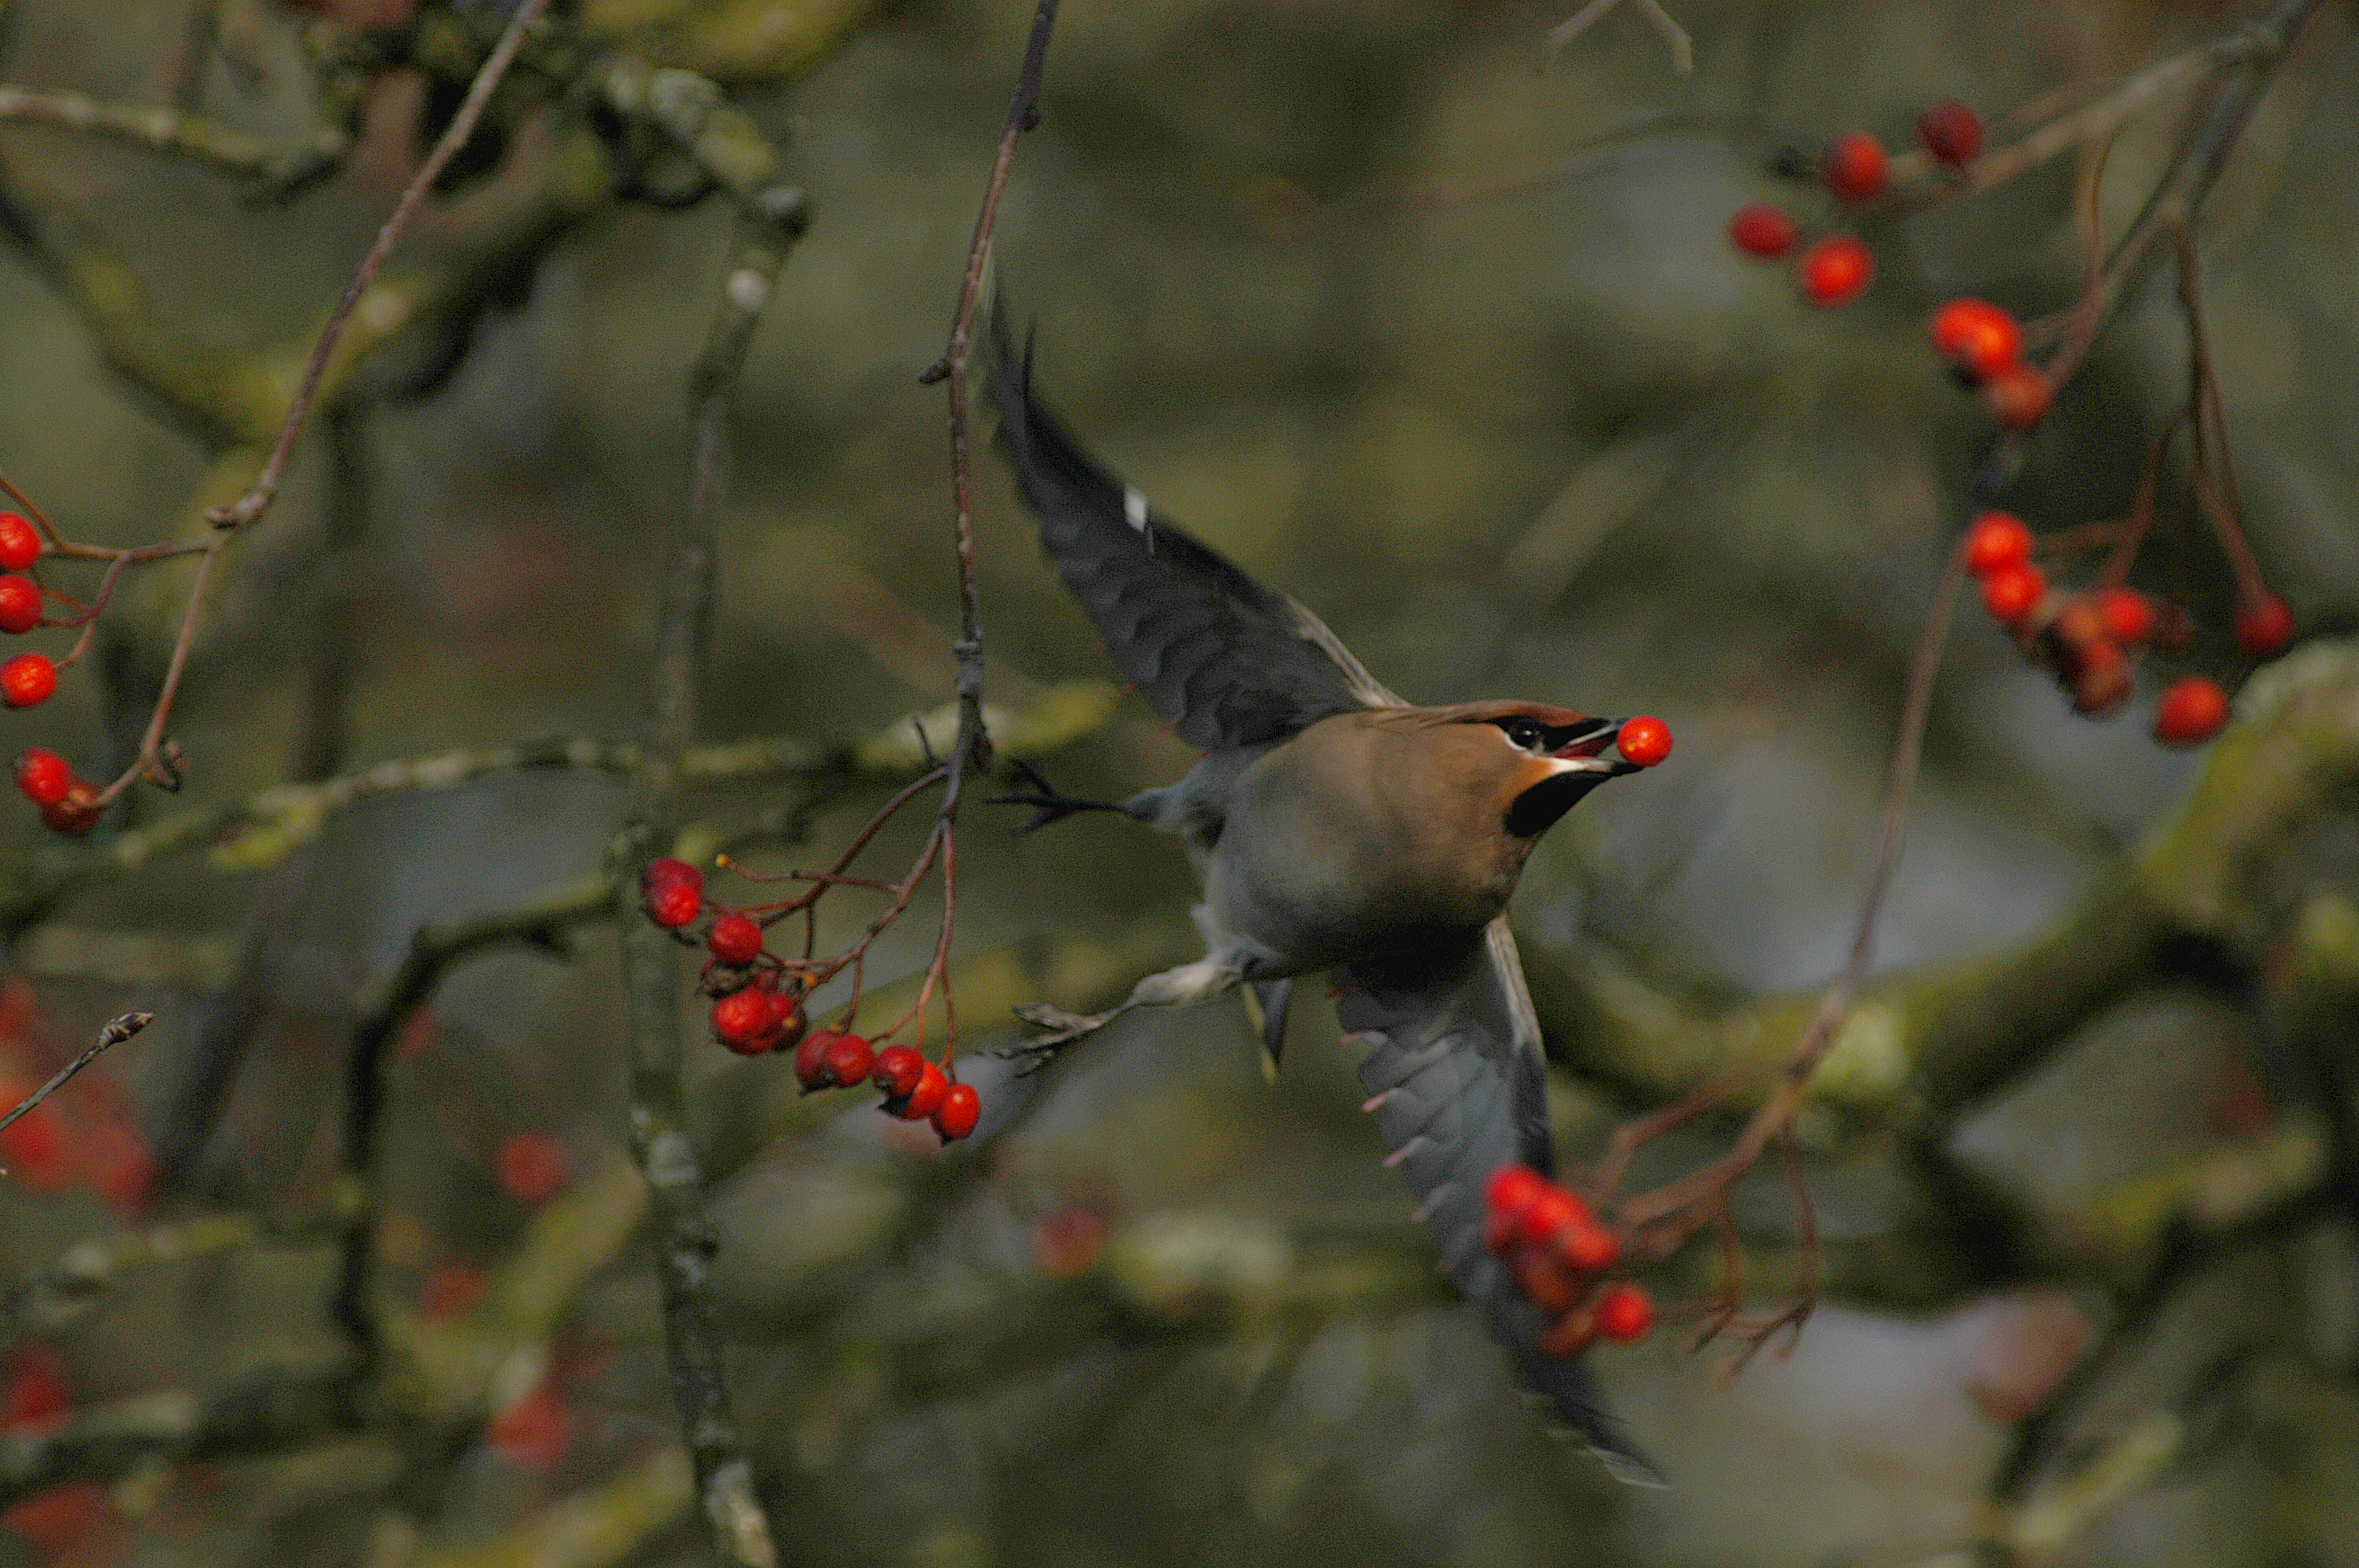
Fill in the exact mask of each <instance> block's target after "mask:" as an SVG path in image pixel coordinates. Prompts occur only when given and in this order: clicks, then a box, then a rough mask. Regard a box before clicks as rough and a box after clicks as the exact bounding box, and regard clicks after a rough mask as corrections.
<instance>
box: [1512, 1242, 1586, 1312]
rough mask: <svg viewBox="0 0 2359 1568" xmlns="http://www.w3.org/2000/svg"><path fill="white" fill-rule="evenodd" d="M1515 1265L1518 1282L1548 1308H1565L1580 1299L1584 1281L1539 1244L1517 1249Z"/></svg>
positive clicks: (1539, 1304) (1528, 1294)
mask: <svg viewBox="0 0 2359 1568" xmlns="http://www.w3.org/2000/svg"><path fill="white" fill-rule="evenodd" d="M1515 1268H1516V1283H1517V1286H1519V1287H1520V1288H1521V1289H1522V1291H1523V1292H1524V1294H1526V1295H1527V1296H1529V1297H1530V1298H1531V1299H1532V1301H1533V1302H1534V1303H1536V1304H1538V1306H1540V1307H1541V1308H1543V1309H1544V1310H1546V1311H1549V1312H1562V1311H1564V1310H1565V1309H1566V1308H1567V1307H1569V1306H1571V1305H1572V1303H1575V1302H1577V1301H1579V1300H1580V1299H1581V1281H1580V1280H1579V1279H1578V1278H1576V1277H1575V1276H1573V1275H1571V1274H1569V1273H1567V1272H1566V1271H1565V1269H1564V1265H1562V1264H1561V1263H1559V1262H1558V1261H1557V1260H1555V1259H1554V1258H1552V1257H1550V1256H1549V1254H1548V1253H1546V1252H1543V1251H1541V1250H1539V1249H1537V1248H1530V1249H1525V1250H1524V1251H1521V1252H1518V1253H1517V1254H1516V1264H1515Z"/></svg>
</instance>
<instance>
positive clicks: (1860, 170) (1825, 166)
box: [1820, 131, 1891, 201]
mask: <svg viewBox="0 0 2359 1568" xmlns="http://www.w3.org/2000/svg"><path fill="white" fill-rule="evenodd" d="M1820 170H1821V173H1822V174H1823V175H1824V176H1825V178H1826V182H1827V189H1830V190H1832V191H1833V192H1834V193H1835V194H1836V195H1837V196H1840V197H1842V198H1843V200H1846V201H1864V200H1867V199H1868V198H1869V197H1871V196H1873V195H1875V193H1876V192H1877V191H1879V190H1882V189H1884V184H1885V181H1886V179H1887V178H1889V177H1890V173H1891V170H1890V168H1889V167H1888V166H1887V164H1886V160H1885V157H1884V146H1883V144H1881V143H1880V142H1878V141H1877V140H1876V139H1875V137H1874V136H1871V135H1868V134H1867V133H1866V132H1865V131H1852V132H1848V133H1846V134H1845V135H1840V136H1837V137H1836V138H1835V139H1834V140H1833V141H1832V142H1829V143H1828V144H1827V150H1826V153H1825V155H1824V156H1823V157H1821V159H1820Z"/></svg>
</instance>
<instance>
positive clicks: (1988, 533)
mask: <svg viewBox="0 0 2359 1568" xmlns="http://www.w3.org/2000/svg"><path fill="white" fill-rule="evenodd" d="M2030 558H2031V530H2030V529H2028V528H2027V527H2025V526H2024V525H2023V520H2022V519H2021V518H2019V517H2017V516H2016V515H2015V514H2012V513H2008V512H1978V513H1976V514H1974V520H1973V522H1972V523H1970V524H1967V525H1966V569H1967V570H1968V571H1970V572H1972V573H1973V574H1974V575H1975V576H1976V577H1988V576H1990V574H1991V573H1993V572H1995V571H1998V570H2001V569H2003V568H2006V567H2019V566H2021V565H2022V564H2023V563H2024V562H2026V561H2027V560H2029V559H2030Z"/></svg>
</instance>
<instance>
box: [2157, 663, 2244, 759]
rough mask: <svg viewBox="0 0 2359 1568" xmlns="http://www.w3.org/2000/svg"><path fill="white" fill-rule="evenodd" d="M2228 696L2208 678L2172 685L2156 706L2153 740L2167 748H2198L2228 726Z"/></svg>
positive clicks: (2193, 677)
mask: <svg viewBox="0 0 2359 1568" xmlns="http://www.w3.org/2000/svg"><path fill="white" fill-rule="evenodd" d="M2227 723H2228V694H2227V693H2226V692H2223V691H2222V690H2221V689H2220V683H2219V682H2217V681H2215V680H2212V678H2211V677H2210V676H2187V677H2186V678H2185V679H2183V680H2177V681H2173V682H2171V684H2170V685H2169V687H2167V688H2166V689H2165V690H2164V692H2163V694H2162V700H2161V701H2160V702H2158V703H2157V704H2156V705H2155V709H2154V738H2155V739H2156V740H2158V741H2161V742H2162V743H2163V744H2164V745H2166V746H2200V745H2201V744H2202V743H2203V742H2204V741H2209V740H2210V739H2212V736H2214V735H2217V734H2218V733H2220V731H2221V730H2223V729H2224V728H2225V727H2226V726H2227Z"/></svg>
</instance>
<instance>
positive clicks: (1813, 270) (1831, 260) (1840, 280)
mask: <svg viewBox="0 0 2359 1568" xmlns="http://www.w3.org/2000/svg"><path fill="white" fill-rule="evenodd" d="M1800 269H1801V277H1802V292H1803V293H1804V294H1805V295H1807V296H1809V297H1810V301H1811V303H1812V304H1815V305H1841V304H1843V303H1844V302H1845V301H1847V300H1852V299H1856V298H1858V297H1860V295H1861V294H1862V293H1863V292H1864V290H1865V289H1866V287H1867V286H1868V284H1869V283H1870V282H1871V281H1873V280H1874V279H1875V257H1874V256H1873V255H1870V254H1868V249H1867V247H1866V246H1865V245H1863V244H1861V243H1859V242H1858V241H1857V240H1855V239H1853V238H1852V237H1851V236H1850V235H1849V234H1830V235H1828V236H1827V237H1826V238H1825V239H1823V240H1821V241H1820V242H1819V243H1817V244H1814V245H1812V246H1811V247H1810V249H1809V250H1806V251H1804V252H1803V253H1802V260H1801V263H1800Z"/></svg>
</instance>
